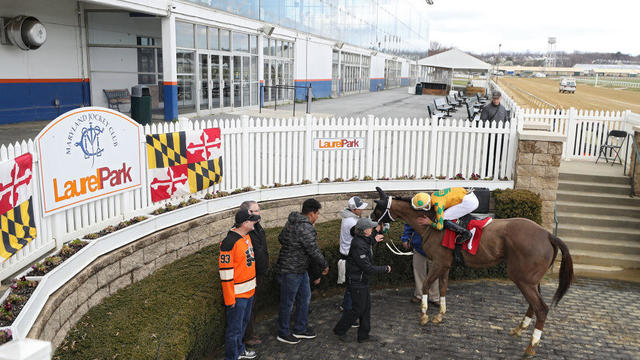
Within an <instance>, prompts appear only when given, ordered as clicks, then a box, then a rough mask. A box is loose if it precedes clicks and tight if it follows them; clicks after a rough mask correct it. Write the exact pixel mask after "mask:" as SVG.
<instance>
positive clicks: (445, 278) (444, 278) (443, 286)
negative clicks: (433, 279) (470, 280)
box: [431, 268, 449, 324]
mask: <svg viewBox="0 0 640 360" xmlns="http://www.w3.org/2000/svg"><path fill="white" fill-rule="evenodd" d="M448 282H449V269H448V268H447V269H446V270H445V271H444V272H443V273H442V274H441V275H440V278H439V279H438V285H439V286H440V311H439V312H438V315H436V316H434V317H433V319H432V320H431V321H432V322H433V323H434V324H439V323H441V322H442V320H443V316H444V314H445V313H446V312H447V299H446V296H447V285H448Z"/></svg>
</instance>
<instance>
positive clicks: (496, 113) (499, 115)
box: [480, 90, 509, 122]
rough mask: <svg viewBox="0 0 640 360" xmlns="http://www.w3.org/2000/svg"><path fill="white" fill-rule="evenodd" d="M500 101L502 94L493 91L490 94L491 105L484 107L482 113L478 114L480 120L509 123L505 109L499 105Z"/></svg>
mask: <svg viewBox="0 0 640 360" xmlns="http://www.w3.org/2000/svg"><path fill="white" fill-rule="evenodd" d="M501 99H502V94H501V93H500V91H497V90H495V91H494V92H493V93H492V94H491V103H489V104H487V105H485V107H484V108H483V109H482V113H480V120H483V121H484V120H489V121H497V122H502V121H509V118H508V117H507V109H505V108H504V106H502V104H500V100H501Z"/></svg>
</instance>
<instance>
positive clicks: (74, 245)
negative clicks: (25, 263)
mask: <svg viewBox="0 0 640 360" xmlns="http://www.w3.org/2000/svg"><path fill="white" fill-rule="evenodd" d="M87 244H88V242H86V241H82V240H80V239H75V240H73V241H70V242H68V243H67V244H65V245H63V246H62V249H60V251H59V252H58V253H57V254H56V255H54V256H49V257H46V258H44V260H42V261H41V262H37V263H35V264H34V265H33V266H31V271H29V273H27V276H44V275H45V274H46V273H48V272H49V271H51V270H53V269H54V268H55V267H56V266H58V265H60V264H62V262H63V261H65V260H67V259H68V258H70V257H71V256H72V255H73V254H75V253H77V252H78V251H79V250H80V249H82V248H83V247H85V246H86V245H87Z"/></svg>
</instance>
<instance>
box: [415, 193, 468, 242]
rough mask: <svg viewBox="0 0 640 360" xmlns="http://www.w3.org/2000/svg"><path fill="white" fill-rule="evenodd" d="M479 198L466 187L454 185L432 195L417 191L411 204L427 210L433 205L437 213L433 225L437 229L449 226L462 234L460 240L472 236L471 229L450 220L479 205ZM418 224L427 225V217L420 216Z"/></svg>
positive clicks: (416, 207) (418, 208)
mask: <svg viewBox="0 0 640 360" xmlns="http://www.w3.org/2000/svg"><path fill="white" fill-rule="evenodd" d="M478 204H479V203H478V198H477V197H476V195H475V194H474V193H473V192H470V191H468V190H467V189H465V188H461V187H453V188H447V189H442V190H438V191H436V192H434V193H433V194H432V195H431V196H429V194H427V193H417V194H416V195H415V196H414V197H413V198H412V199H411V206H413V208H414V209H416V210H424V211H427V210H429V209H431V206H433V210H434V211H435V213H436V218H435V221H434V222H432V223H431V226H432V227H433V228H434V229H436V230H442V229H443V228H447V229H449V230H453V231H455V232H456V233H458V234H460V236H461V239H460V242H465V241H467V240H469V239H470V238H471V231H469V230H467V229H465V228H463V227H462V226H460V225H458V224H456V223H454V222H452V221H450V220H455V219H458V218H461V217H463V216H465V215H467V214H468V213H470V212H472V211H473V210H475V209H476V208H477V207H478ZM417 221H418V224H420V225H427V224H428V223H429V220H428V219H427V218H426V217H419V218H418V220H417Z"/></svg>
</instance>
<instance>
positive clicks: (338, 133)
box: [0, 116, 516, 279]
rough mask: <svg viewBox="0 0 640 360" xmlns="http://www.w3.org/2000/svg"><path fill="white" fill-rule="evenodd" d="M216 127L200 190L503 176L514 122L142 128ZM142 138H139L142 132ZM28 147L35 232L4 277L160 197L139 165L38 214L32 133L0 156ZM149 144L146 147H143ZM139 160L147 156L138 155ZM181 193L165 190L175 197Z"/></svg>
mask: <svg viewBox="0 0 640 360" xmlns="http://www.w3.org/2000/svg"><path fill="white" fill-rule="evenodd" d="M211 127H219V128H220V129H221V133H222V137H223V148H224V155H223V177H222V181H221V183H220V184H218V185H216V186H215V187H212V188H209V189H207V190H204V191H201V192H200V193H197V194H194V196H195V197H199V198H200V197H203V196H204V195H205V194H206V193H207V192H215V191H226V192H231V191H233V190H236V189H240V188H244V187H252V188H260V187H263V186H273V185H275V184H282V185H284V184H291V183H294V184H298V183H301V182H302V181H303V180H309V181H311V182H312V183H316V182H321V181H334V180H336V179H342V180H344V181H347V180H351V179H360V180H362V179H365V177H371V178H373V179H374V180H375V179H399V178H404V179H421V178H428V177H431V178H433V179H443V180H444V179H452V178H455V177H456V175H458V174H460V175H461V176H462V177H463V178H465V179H470V178H471V177H472V175H474V177H475V175H476V174H477V175H478V176H479V177H480V178H481V179H487V180H489V181H499V179H505V178H506V179H507V180H511V179H512V178H513V165H514V157H515V149H516V143H515V138H516V127H515V124H514V125H513V126H512V125H511V123H506V124H505V123H495V122H494V123H489V122H486V123H483V122H477V123H474V122H470V121H467V120H455V119H446V120H440V121H439V122H436V121H432V120H431V119H396V118H394V119H385V118H374V117H373V116H369V117H365V118H355V119H354V118H348V119H347V118H337V119H336V118H330V119H329V118H328V119H316V118H312V117H310V116H309V117H304V118H290V119H262V118H249V117H247V116H244V117H242V118H240V119H225V120H206V121H205V120H202V121H199V120H188V119H181V120H180V121H179V122H175V123H163V124H153V125H151V126H149V125H147V126H145V128H144V133H145V134H153V133H163V132H173V131H181V130H197V129H204V128H211ZM316 138H362V139H364V145H365V147H364V148H362V149H354V150H313V146H312V142H313V139H316ZM140 142H141V146H144V144H145V139H144V138H141V139H140ZM27 151H31V152H32V153H33V154H34V156H33V159H34V160H33V161H34V164H33V169H34V176H33V184H34V192H33V193H34V199H33V200H34V213H35V218H36V226H37V229H38V235H37V238H36V239H34V240H33V241H31V242H30V243H29V244H28V245H27V246H25V247H24V248H23V249H21V250H20V251H19V252H17V253H16V255H14V256H13V257H11V258H10V259H9V260H8V261H5V262H4V263H2V264H0V279H6V278H7V277H9V276H11V275H12V274H14V273H16V272H18V271H19V270H21V269H22V268H24V267H25V266H29V265H30V264H31V263H33V262H34V261H36V260H37V259H38V258H40V257H42V256H43V255H45V254H46V253H48V252H50V251H51V250H53V249H56V248H60V247H61V246H62V245H63V244H64V243H66V242H68V241H70V240H73V239H75V238H78V237H82V236H83V235H85V234H87V233H90V232H95V231H98V230H101V229H102V228H104V227H106V226H108V225H114V224H116V223H118V222H120V221H122V220H124V219H127V218H130V217H132V216H136V215H142V214H149V213H150V212H151V211H152V210H153V209H154V208H158V207H160V206H162V205H164V204H165V203H166V201H165V202H160V203H155V204H154V203H152V202H151V197H150V193H149V189H148V186H147V181H146V171H143V172H142V174H143V186H142V187H141V188H138V189H135V190H131V191H127V192H124V193H121V194H117V195H114V196H110V197H107V198H103V199H99V200H95V201H92V202H89V203H86V204H84V205H81V206H77V207H75V208H72V209H69V210H66V211H64V212H60V213H57V214H54V215H51V216H47V217H42V212H41V210H40V204H39V201H40V200H39V198H38V196H39V194H40V191H38V190H37V187H38V184H39V173H38V171H37V169H38V168H39V167H38V166H37V161H38V160H37V156H35V149H34V142H33V141H32V140H29V142H28V143H27V142H23V143H21V144H19V143H16V144H14V145H9V146H4V145H2V146H1V147H0V160H3V161H4V160H7V159H12V158H13V157H15V156H17V155H20V154H22V153H24V152H27ZM144 153H145V154H146V152H144ZM144 158H145V159H144V162H143V164H144V169H146V168H147V166H146V156H144ZM180 200H182V199H180V198H173V199H171V201H172V202H175V201H180Z"/></svg>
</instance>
